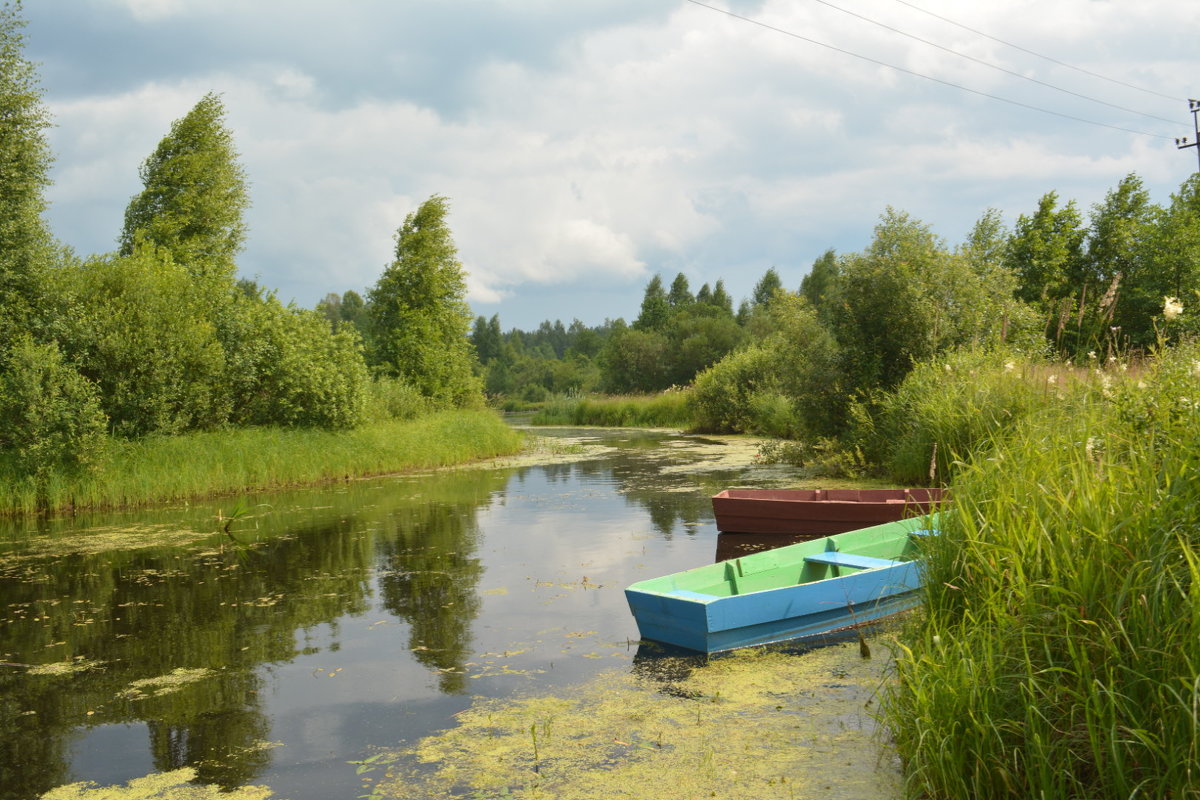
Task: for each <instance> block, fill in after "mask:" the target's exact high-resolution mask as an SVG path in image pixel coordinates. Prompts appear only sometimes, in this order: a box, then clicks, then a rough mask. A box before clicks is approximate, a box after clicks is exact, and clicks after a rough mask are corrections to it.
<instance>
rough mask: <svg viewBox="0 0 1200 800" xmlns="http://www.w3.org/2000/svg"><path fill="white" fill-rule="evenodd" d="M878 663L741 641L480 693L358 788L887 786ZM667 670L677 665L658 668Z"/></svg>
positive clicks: (586, 791)
mask: <svg viewBox="0 0 1200 800" xmlns="http://www.w3.org/2000/svg"><path fill="white" fill-rule="evenodd" d="M884 661H885V659H875V660H872V661H865V660H863V659H861V658H860V657H859V655H858V648H857V647H856V646H855V647H851V646H847V645H839V646H833V647H828V648H824V649H821V650H816V651H812V652H810V653H806V654H804V655H800V656H796V655H791V654H787V653H780V652H769V651H744V652H739V653H736V654H733V655H731V656H728V657H723V658H718V659H713V660H711V661H710V662H709V663H708V664H706V665H702V666H695V667H692V666H690V665H687V664H686V663H684V664H683V665H682V666H676V667H671V666H667V664H669V662H661V663H659V664H658V665H657V669H654V670H653V673H654V674H638V673H641V672H642V670H638V669H636V668H635V674H629V673H626V672H611V673H607V674H604V675H601V676H600V677H598V678H596V679H594V680H592V681H591V682H589V683H587V684H585V685H583V686H581V687H576V688H574V689H572V690H571V691H570V692H569V694H566V695H564V696H539V697H529V698H525V699H519V700H480V701H478V702H476V704H475V705H473V706H472V707H471V708H470V709H468V710H467V711H465V712H463V713H460V714H459V715H458V716H457V720H458V724H457V726H456V727H455V728H453V729H451V730H449V731H446V732H444V733H441V734H437V735H434V736H430V737H427V738H425V739H423V740H421V741H420V742H418V743H416V744H415V745H413V746H411V747H406V748H401V749H397V750H394V751H387V752H386V753H384V754H381V755H380V757H378V758H376V759H374V761H373V763H372V765H371V768H372V770H375V769H385V768H386V773H385V774H384V776H382V777H381V778H380V779H379V781H378V782H377V783H375V784H374V785H373V790H372V792H371V794H370V795H369V796H370V797H373V798H381V799H382V798H396V799H397V800H400V798H404V800H408V799H409V798H434V797H450V796H465V797H475V798H500V797H514V798H538V797H541V798H558V799H561V800H572V798H580V800H582V798H589V800H590V799H591V798H597V797H605V798H610V797H637V798H655V799H656V800H672V799H673V798H680V800H684V799H685V798H693V797H720V798H746V799H747V800H750V799H751V798H753V799H754V800H770V799H771V798H788V799H789V800H794V799H796V798H807V797H813V798H815V797H821V798H839V797H844V798H856V799H857V798H863V797H873V798H887V797H897V796H899V794H900V788H899V770H898V766H897V764H896V763H895V759H894V757H893V756H892V755H891V754H890V752H888V751H886V750H884V749H882V748H881V745H880V743H879V739H878V737H877V736H876V735H875V723H874V720H873V718H872V716H871V706H872V704H873V702H874V697H875V692H876V690H877V689H878V688H879V686H880V685H881V682H882V681H883V676H884V674H885V671H886V669H887V665H886V664H884V663H883V662H884ZM681 663H682V662H681ZM672 672H673V673H675V674H684V675H685V677H682V678H679V679H672V680H669V681H668V680H665V679H664V678H662V677H655V675H656V674H659V675H662V674H667V673H672Z"/></svg>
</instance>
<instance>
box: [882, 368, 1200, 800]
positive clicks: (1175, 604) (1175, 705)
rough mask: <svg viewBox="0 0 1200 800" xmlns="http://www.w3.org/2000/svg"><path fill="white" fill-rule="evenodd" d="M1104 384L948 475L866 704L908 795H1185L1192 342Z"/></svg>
mask: <svg viewBox="0 0 1200 800" xmlns="http://www.w3.org/2000/svg"><path fill="white" fill-rule="evenodd" d="M1103 389H1104V391H1095V392H1080V393H1069V394H1066V395H1064V397H1063V398H1061V400H1060V401H1059V402H1053V401H1052V402H1050V403H1049V404H1048V407H1047V408H1045V409H1043V410H1041V411H1038V412H1036V413H1030V414H1029V415H1028V416H1027V417H1026V418H1025V419H1024V420H1023V421H1020V422H1018V423H1016V424H1015V425H1014V426H1013V427H1012V429H1011V430H1010V431H1007V432H1003V433H1002V434H1001V435H1000V436H999V438H998V439H997V440H996V441H995V443H994V446H993V447H991V448H987V449H986V450H980V451H978V452H977V454H976V457H975V458H973V459H970V461H969V462H968V463H966V464H964V465H963V466H962V467H961V468H960V473H959V476H958V477H957V478H956V480H955V481H954V483H953V485H952V487H951V492H952V496H953V497H954V503H953V506H952V507H951V509H950V510H949V511H948V512H947V514H946V517H945V519H944V525H943V533H942V536H941V537H939V538H938V539H937V540H934V541H932V542H931V543H930V544H931V552H930V554H929V559H928V564H927V568H926V603H925V606H924V611H923V612H922V614H921V616H920V617H919V618H918V620H917V621H916V622H915V623H914V625H913V627H912V629H911V630H910V631H909V632H908V634H907V636H906V639H905V644H904V647H903V648H902V649H901V651H900V653H899V658H898V661H897V675H898V680H897V681H896V682H895V683H894V685H893V687H892V688H891V690H890V692H889V695H888V698H887V701H886V703H885V718H886V721H887V724H888V726H889V728H890V729H891V731H892V733H893V735H894V737H895V741H896V746H897V748H898V750H899V753H900V756H901V759H902V761H903V763H904V764H905V765H906V781H907V794H908V796H910V797H914V798H915V797H921V798H932V799H933V800H937V799H938V798H962V797H971V798H981V799H985V798H1029V797H1045V798H1055V799H1056V800H1058V799H1060V798H1061V799H1062V800H1070V799H1071V798H1097V799H1099V798H1130V797H1155V798H1185V797H1200V480H1197V477H1196V476H1197V475H1198V474H1200V404H1197V402H1196V400H1197V399H1200V351H1197V350H1196V349H1188V350H1182V351H1178V352H1175V353H1168V354H1166V355H1165V356H1164V357H1163V358H1162V359H1161V360H1159V361H1158V362H1157V363H1152V364H1150V365H1148V366H1147V368H1146V370H1145V371H1144V372H1142V373H1141V374H1139V375H1138V376H1136V377H1126V378H1125V379H1124V380H1121V381H1119V382H1116V381H1114V382H1110V385H1108V386H1104V387H1103ZM1055 399H1057V398H1055Z"/></svg>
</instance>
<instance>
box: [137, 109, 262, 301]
mask: <svg viewBox="0 0 1200 800" xmlns="http://www.w3.org/2000/svg"><path fill="white" fill-rule="evenodd" d="M237 158H238V155H237V151H236V150H235V149H234V146H233V134H232V133H231V132H230V131H229V129H228V128H226V127H225V108H224V106H223V105H222V103H221V100H220V98H219V97H218V96H217V95H215V94H207V95H205V96H204V97H203V98H201V100H200V102H198V103H197V104H196V105H195V107H194V108H192V110H191V111H190V112H188V114H187V115H186V116H184V117H183V118H182V119H178V120H176V121H175V122H174V123H172V125H171V131H170V133H168V134H167V135H166V136H165V137H163V139H162V141H161V142H159V144H158V147H157V148H156V149H155V151H154V152H153V153H152V154H151V155H150V156H149V157H148V158H147V159H146V160H145V161H144V162H143V163H142V166H141V169H140V170H139V176H140V177H141V180H142V184H143V186H144V188H143V189H142V191H141V193H139V194H137V195H135V196H134V197H133V199H132V200H130V201H129V206H128V207H127V208H126V209H125V226H124V229H123V230H122V231H121V239H120V249H121V254H122V255H125V256H129V255H132V254H133V252H134V250H135V249H136V248H137V247H138V245H139V244H140V243H142V242H145V243H147V244H152V245H154V246H156V247H158V248H161V249H163V250H165V251H166V252H168V253H170V255H171V257H172V258H173V259H174V261H175V263H176V264H179V265H181V266H183V267H184V268H186V269H187V270H188V272H189V273H190V274H191V275H193V276H194V277H196V278H198V279H201V280H204V281H209V282H211V283H212V284H213V286H214V288H215V290H216V291H218V292H223V291H224V289H225V287H226V286H227V284H229V283H230V282H232V280H233V276H234V273H235V272H236V270H237V266H236V264H235V261H234V260H235V258H236V256H237V253H238V251H240V250H241V248H242V242H243V241H244V239H245V236H246V226H245V223H244V222H243V220H242V214H243V212H244V211H245V209H246V207H247V206H248V205H249V199H248V196H247V192H246V177H245V174H244V173H243V171H242V168H241V166H240V165H239V164H238V161H237Z"/></svg>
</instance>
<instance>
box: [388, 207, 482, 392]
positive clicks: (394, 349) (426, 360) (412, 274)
mask: <svg viewBox="0 0 1200 800" xmlns="http://www.w3.org/2000/svg"><path fill="white" fill-rule="evenodd" d="M448 213H449V201H448V200H447V199H446V198H445V197H441V196H439V195H434V196H432V197H430V198H429V199H428V200H426V201H425V202H424V203H422V204H421V206H420V207H419V208H418V209H417V210H416V211H415V212H413V213H411V214H409V215H408V216H407V217H406V218H405V220H404V224H403V225H402V226H400V228H399V229H398V230H397V231H396V256H395V259H394V260H393V261H392V263H391V264H390V265H389V266H388V267H387V268H386V269H385V270H384V271H383V274H382V275H381V276H380V277H379V281H378V282H377V283H376V284H375V286H374V288H372V289H371V291H370V293H369V306H368V308H369V313H370V320H371V345H372V348H373V354H372V361H373V363H374V364H375V365H376V366H377V367H378V368H379V369H380V370H382V371H383V372H384V374H388V375H395V376H397V377H401V378H403V379H405V380H406V381H408V382H409V383H411V384H412V385H413V386H414V387H415V388H416V389H417V390H418V391H419V392H421V394H422V395H424V396H426V397H429V398H431V399H433V400H435V401H437V402H440V403H445V404H449V405H470V404H474V403H477V402H479V401H480V400H481V386H480V382H479V380H478V378H477V377H476V376H475V374H474V353H473V352H472V349H471V343H470V341H469V340H468V338H467V333H468V331H469V330H470V327H471V310H470V308H468V307H467V303H466V300H465V297H466V291H467V287H466V280H465V278H464V275H463V268H462V264H461V263H460V262H459V260H458V249H457V248H456V247H455V245H454V239H453V237H452V235H451V232H450V227H449V226H448V225H447V223H446V215H447V214H448Z"/></svg>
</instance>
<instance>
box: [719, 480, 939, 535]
mask: <svg viewBox="0 0 1200 800" xmlns="http://www.w3.org/2000/svg"><path fill="white" fill-rule="evenodd" d="M944 499H945V496H944V493H943V491H942V490H941V489H727V490H725V491H723V492H720V493H719V494H716V495H714V496H713V498H712V505H713V514H714V516H715V517H716V520H717V530H719V531H722V532H723V533H755V534H772V535H779V534H790V535H793V536H808V537H811V538H816V537H819V536H829V535H830V534H834V533H843V532H845V531H851V530H855V529H857V528H865V527H868V526H871V525H880V524H882V523H885V522H893V521H895V520H899V519H906V518H908V517H918V516H921V515H923V514H928V513H930V511H932V510H933V508H934V506H936V505H937V504H938V503H941V502H942V501H943V500H944Z"/></svg>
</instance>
